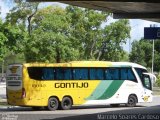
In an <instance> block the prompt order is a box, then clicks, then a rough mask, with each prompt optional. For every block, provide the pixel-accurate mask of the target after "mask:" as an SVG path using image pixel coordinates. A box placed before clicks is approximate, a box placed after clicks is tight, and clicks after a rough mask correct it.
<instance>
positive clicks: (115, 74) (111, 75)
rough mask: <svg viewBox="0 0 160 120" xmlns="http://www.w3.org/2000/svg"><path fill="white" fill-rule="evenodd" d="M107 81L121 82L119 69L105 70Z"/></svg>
mask: <svg viewBox="0 0 160 120" xmlns="http://www.w3.org/2000/svg"><path fill="white" fill-rule="evenodd" d="M105 79H106V80H120V77H119V69H118V68H107V69H106V70H105Z"/></svg>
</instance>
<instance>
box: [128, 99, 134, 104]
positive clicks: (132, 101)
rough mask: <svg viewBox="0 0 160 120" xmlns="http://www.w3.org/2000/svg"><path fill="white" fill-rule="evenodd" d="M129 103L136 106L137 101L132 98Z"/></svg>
mask: <svg viewBox="0 0 160 120" xmlns="http://www.w3.org/2000/svg"><path fill="white" fill-rule="evenodd" d="M128 103H129V105H131V106H133V105H134V104H135V100H134V99H133V98H130V99H129V101H128Z"/></svg>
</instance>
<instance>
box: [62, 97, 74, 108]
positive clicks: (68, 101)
mask: <svg viewBox="0 0 160 120" xmlns="http://www.w3.org/2000/svg"><path fill="white" fill-rule="evenodd" d="M71 107H72V99H71V98H70V97H64V98H63V99H62V102H61V108H62V109H63V110H69V109H70V108H71Z"/></svg>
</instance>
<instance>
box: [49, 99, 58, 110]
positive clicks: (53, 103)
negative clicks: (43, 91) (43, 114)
mask: <svg viewBox="0 0 160 120" xmlns="http://www.w3.org/2000/svg"><path fill="white" fill-rule="evenodd" d="M58 106H59V101H58V99H57V98H55V97H51V98H49V100H48V109H49V110H51V111H54V110H57V109H58Z"/></svg>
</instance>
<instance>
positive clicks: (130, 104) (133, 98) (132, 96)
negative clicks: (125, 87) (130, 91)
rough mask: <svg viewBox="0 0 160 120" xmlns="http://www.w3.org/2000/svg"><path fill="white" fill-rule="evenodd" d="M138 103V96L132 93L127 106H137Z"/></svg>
mask: <svg viewBox="0 0 160 120" xmlns="http://www.w3.org/2000/svg"><path fill="white" fill-rule="evenodd" d="M136 103H137V98H136V96H135V95H130V96H129V98H128V103H127V104H126V106H127V107H135V106H136Z"/></svg>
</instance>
